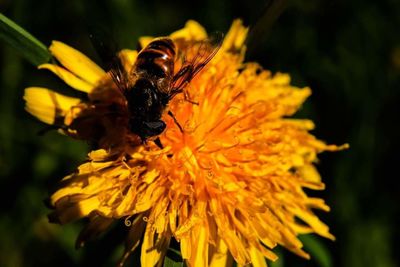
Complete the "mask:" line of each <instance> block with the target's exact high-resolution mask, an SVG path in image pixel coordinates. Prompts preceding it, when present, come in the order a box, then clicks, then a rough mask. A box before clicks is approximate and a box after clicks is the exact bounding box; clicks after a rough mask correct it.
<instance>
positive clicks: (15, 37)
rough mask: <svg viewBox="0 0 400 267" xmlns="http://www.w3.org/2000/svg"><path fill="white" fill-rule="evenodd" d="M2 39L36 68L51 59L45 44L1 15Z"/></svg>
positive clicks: (0, 28) (0, 32)
mask: <svg viewBox="0 0 400 267" xmlns="http://www.w3.org/2000/svg"><path fill="white" fill-rule="evenodd" d="M0 39H2V40H4V41H5V42H6V43H8V44H9V45H10V46H11V47H13V48H15V49H16V50H17V51H18V52H19V53H21V54H22V56H24V57H25V58H26V59H27V60H29V61H30V62H31V63H32V64H34V65H35V66H37V65H40V64H43V63H46V62H48V61H49V60H50V58H51V55H50V53H49V51H48V50H47V47H46V46H45V45H44V44H42V43H41V42H40V41H39V40H37V39H36V38H35V37H33V36H32V35H31V34H30V33H28V32H27V31H25V30H24V29H23V28H21V27H20V26H18V25H17V24H16V23H15V22H13V21H12V20H10V19H9V18H7V17H6V16H4V15H3V14H1V13H0Z"/></svg>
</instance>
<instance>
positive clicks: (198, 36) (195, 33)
mask: <svg viewBox="0 0 400 267" xmlns="http://www.w3.org/2000/svg"><path fill="white" fill-rule="evenodd" d="M170 37H171V38H172V39H180V38H183V39H185V40H195V41H200V40H204V39H206V38H207V32H206V30H205V29H204V28H203V26H201V25H200V24H199V23H198V22H197V21H194V20H188V21H187V22H186V24H185V27H184V28H183V29H180V30H178V31H175V32H173V33H171V34H170Z"/></svg>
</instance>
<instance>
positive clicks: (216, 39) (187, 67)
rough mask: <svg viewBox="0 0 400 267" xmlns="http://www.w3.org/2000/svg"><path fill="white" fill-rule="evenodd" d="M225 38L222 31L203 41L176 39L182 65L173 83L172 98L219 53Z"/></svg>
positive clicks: (178, 61)
mask: <svg viewBox="0 0 400 267" xmlns="http://www.w3.org/2000/svg"><path fill="white" fill-rule="evenodd" d="M222 40H223V34H222V33H216V34H213V35H212V36H211V37H210V38H208V39H206V40H202V41H186V40H175V44H176V46H177V48H178V51H177V52H178V58H177V64H179V65H180V67H179V69H178V71H177V72H176V73H175V74H174V76H173V78H172V83H171V92H170V98H172V97H174V96H175V95H176V94H178V93H181V92H182V91H183V89H184V88H185V87H186V86H187V85H188V84H189V83H190V81H191V80H192V79H193V78H194V77H195V76H196V75H197V74H198V73H199V72H200V71H201V70H202V69H203V68H204V67H205V66H206V65H207V64H208V63H209V62H210V60H211V59H212V58H213V57H214V56H215V55H216V54H217V52H218V50H219V48H220V47H221V44H222Z"/></svg>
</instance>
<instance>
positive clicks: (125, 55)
mask: <svg viewBox="0 0 400 267" xmlns="http://www.w3.org/2000/svg"><path fill="white" fill-rule="evenodd" d="M137 54H138V52H137V51H136V50H130V49H123V50H121V52H119V54H118V55H119V57H120V58H121V62H122V65H123V66H124V68H125V71H126V72H127V73H129V71H130V70H131V69H132V66H133V64H134V63H135V61H136V57H137Z"/></svg>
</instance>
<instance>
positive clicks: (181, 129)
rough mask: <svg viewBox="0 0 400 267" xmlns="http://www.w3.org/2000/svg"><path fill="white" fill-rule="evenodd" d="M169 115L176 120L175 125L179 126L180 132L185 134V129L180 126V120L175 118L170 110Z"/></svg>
mask: <svg viewBox="0 0 400 267" xmlns="http://www.w3.org/2000/svg"><path fill="white" fill-rule="evenodd" d="M168 115H169V116H170V117H171V118H172V119H173V120H174V122H175V124H176V125H177V126H178V128H179V130H180V131H181V133H183V128H182V126H181V125H180V124H179V122H178V120H177V119H176V118H175V116H174V114H173V113H172V112H171V110H168Z"/></svg>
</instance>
